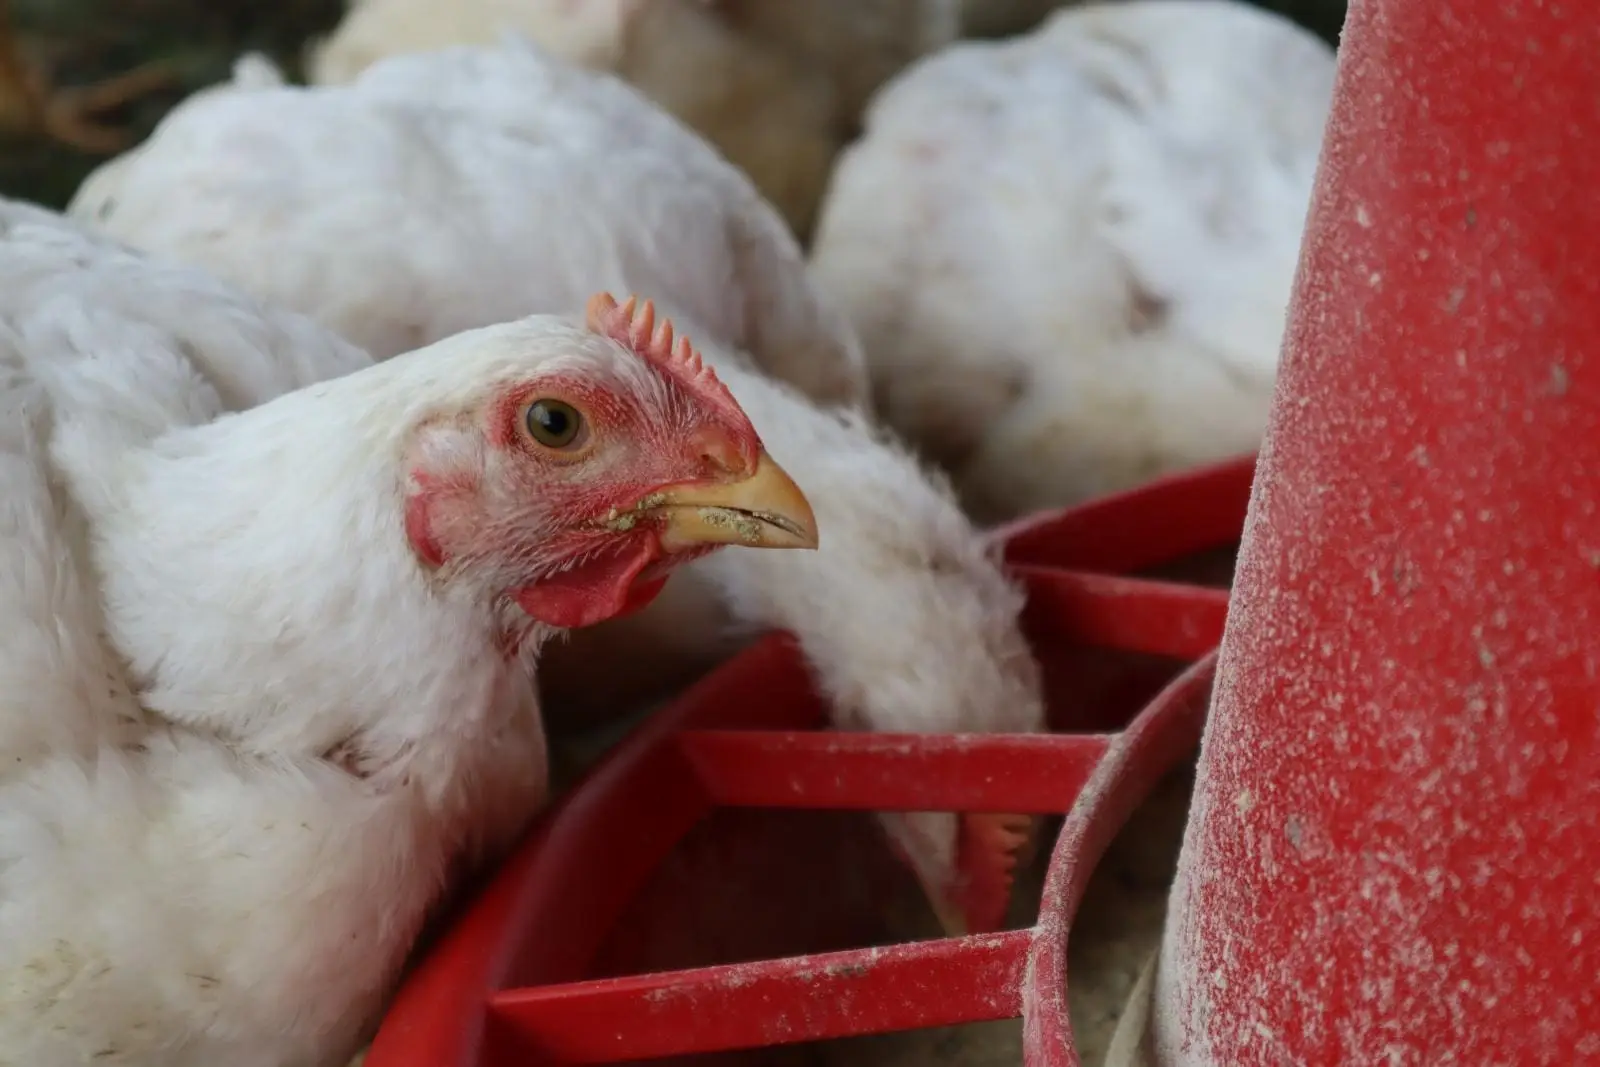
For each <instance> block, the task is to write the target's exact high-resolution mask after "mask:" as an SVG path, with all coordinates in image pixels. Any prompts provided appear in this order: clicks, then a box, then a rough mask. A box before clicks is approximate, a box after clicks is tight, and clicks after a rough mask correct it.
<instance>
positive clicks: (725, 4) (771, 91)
mask: <svg viewBox="0 0 1600 1067" xmlns="http://www.w3.org/2000/svg"><path fill="white" fill-rule="evenodd" d="M959 26H960V15H959V11H958V3H957V0H806V2H804V3H794V2H793V0H459V2H453V3H449V4H440V3H435V2H433V0H356V2H354V3H353V4H352V5H351V9H350V12H349V14H348V15H347V16H346V18H345V20H344V22H343V23H342V24H341V25H340V26H339V28H338V30H336V31H335V32H334V33H333V34H332V35H331V36H330V37H329V38H328V40H326V41H325V42H322V43H320V44H318V45H317V46H315V47H314V48H313V50H312V53H311V56H310V58H309V62H308V64H307V66H308V68H309V72H310V77H311V80H312V81H314V82H319V83H334V82H345V81H349V80H351V79H353V78H355V77H356V76H357V75H358V74H359V73H360V72H361V71H362V70H364V69H365V68H366V67H368V66H369V65H371V64H372V63H374V62H376V61H377V60H379V59H382V58H384V57H386V56H391V55H398V54H401V53H404V52H414V51H425V50H430V49H435V48H441V47H445V46H448V45H452V44H488V43H492V42H493V41H495V40H496V39H497V38H498V36H499V34H500V33H501V32H503V31H506V30H514V31H516V32H518V33H520V34H524V35H526V36H527V37H528V38H529V39H530V40H532V41H534V42H535V43H537V44H539V45H540V46H542V47H544V48H547V49H549V50H550V51H551V52H553V53H554V54H555V55H558V56H560V57H562V58H563V59H565V60H567V61H569V62H573V63H578V64H582V65H584V66H588V67H592V68H595V69H599V70H606V71H610V72H613V73H615V74H618V75H620V76H621V77H623V78H625V79H626V80H627V81H629V82H630V83H632V84H633V85H635V86H636V87H638V88H639V90H640V91H642V92H643V93H644V94H645V95H647V96H649V97H650V98H651V99H653V100H655V101H656V102H657V103H658V104H660V105H661V106H662V107H664V108H665V109H666V110H667V111H669V112H671V113H672V114H674V115H676V116H677V117H678V118H680V119H682V120H683V121H684V122H686V123H687V124H688V125H690V126H692V127H693V128H694V129H696V130H698V131H699V132H700V133H701V134H702V135H703V136H704V137H705V138H706V139H707V140H708V141H710V142H711V144H713V145H715V146H716V147H717V148H718V149H719V150H720V151H721V152H722V153H723V155H725V156H726V157H727V158H728V159H729V160H731V161H732V162H733V163H735V164H736V165H738V166H739V167H740V168H741V169H743V170H744V171H745V173H747V174H748V175H749V176H750V178H751V180H752V181H754V183H755V185H756V187H757V188H759V189H760V190H761V192H762V193H763V194H764V195H765V196H766V197H767V198H768V199H769V200H770V201H771V202H772V203H773V204H774V205H776V207H777V208H778V210H779V211H780V212H781V213H782V215H783V217H784V218H785V219H786V220H787V221H788V223H789V225H790V226H791V228H792V229H793V230H794V232H795V233H796V234H797V235H798V236H800V237H801V238H802V239H805V238H806V237H807V236H808V235H809V234H810V232H811V229H812V225H813V223H814V219H815V214H816V209H817V205H818V203H819V202H820V200H821V198H822V194H823V190H824V188H825V187H826V185H827V181H828V174H829V172H830V170H831V168H832V164H833V159H834V156H835V154H836V153H837V152H838V150H839V148H840V147H841V146H842V145H844V144H845V143H846V142H847V141H848V140H849V139H850V138H851V137H853V136H854V135H855V133H856V131H857V128H858V124H859V121H860V116H861V113H862V109H863V108H864V107H865V105H866V101H867V99H868V97H869V96H870V95H871V94H872V92H873V91H874V90H876V89H877V87H878V86H879V85H881V84H882V83H883V82H884V80H886V79H887V78H888V77H890V76H891V75H893V74H894V73H895V72H896V71H898V70H899V69H900V68H901V67H903V66H905V65H906V64H907V63H909V62H910V61H911V60H913V59H915V58H916V57H918V56H920V55H923V54H925V53H927V52H931V51H933V50H934V49H937V48H940V47H942V46H943V45H945V44H947V43H949V42H950V41H952V40H954V39H955V37H956V34H957V32H958V30H959Z"/></svg>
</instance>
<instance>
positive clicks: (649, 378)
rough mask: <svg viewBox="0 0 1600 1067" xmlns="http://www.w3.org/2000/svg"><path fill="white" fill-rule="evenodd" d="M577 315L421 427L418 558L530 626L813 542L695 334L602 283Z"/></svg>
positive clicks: (807, 511) (410, 472)
mask: <svg viewBox="0 0 1600 1067" xmlns="http://www.w3.org/2000/svg"><path fill="white" fill-rule="evenodd" d="M587 327H588V331H589V334H590V335H591V336H590V337H588V338H586V339H585V340H586V341H587V342H588V343H585V344H583V345H579V346H573V347H572V348H571V350H570V351H565V352H563V354H562V355H561V356H559V357H557V358H555V359H552V360H549V361H546V362H544V363H542V364H541V365H540V366H539V367H538V369H537V370H536V371H535V372H534V373H532V374H531V375H530V374H527V373H526V372H524V373H522V374H520V375H517V376H513V377H511V378H508V379H506V380H500V381H497V382H495V383H494V384H493V385H492V387H491V388H490V390H489V391H488V392H487V393H485V394H482V395H479V396H476V397H474V398H473V399H472V401H471V402H470V403H469V404H468V405H467V410H465V411H461V412H457V411H447V412H442V413H439V414H437V415H434V416H433V417H430V418H428V419H425V420H424V421H423V422H422V423H421V425H420V426H419V428H418V430H417V432H416V433H415V435H414V436H413V438H412V439H411V441H410V446H409V455H408V456H407V463H406V475H407V485H406V507H405V530H406V535H407V538H408V540H409V541H410V544H411V547H412V550H413V551H414V553H415V554H416V556H417V558H418V560H419V561H420V562H421V563H422V564H423V565H424V566H425V567H427V568H429V569H430V570H432V571H434V572H436V573H437V574H438V575H439V576H440V577H441V579H442V580H445V581H449V582H465V583H468V585H469V587H471V588H476V589H478V590H479V591H481V592H484V593H486V594H488V595H490V596H493V597H497V598H504V599H507V600H510V601H511V602H513V603H514V604H515V605H516V606H517V607H519V608H521V611H522V613H525V616H526V619H524V620H522V621H521V623H520V625H521V626H522V627H527V626H529V625H532V624H543V625H545V626H548V627H554V628H560V629H570V628H575V627H580V626H588V625H592V624H594V623H596V622H599V621H601V620H603V619H607V618H613V617H616V616H618V615H623V614H627V613H629V612H632V611H636V610H638V609H639V608H642V607H644V606H645V605H646V604H648V603H649V602H650V601H651V600H653V599H654V598H655V596H656V595H657V594H658V593H659V592H660V591H661V589H662V587H663V585H664V584H665V582H666V579H667V575H668V572H669V571H670V570H671V569H672V568H673V567H674V566H676V565H678V564H680V563H683V562H686V561H688V560H691V559H696V558H699V557H700V556H703V555H705V554H707V553H708V552H711V551H714V550H716V549H717V548H719V547H721V546H723V545H744V546H747V547H754V548H815V547H816V546H817V527H816V519H815V518H814V516H813V515H812V512H811V506H810V504H809V503H808V502H807V500H806V498H805V495H804V494H803V493H802V492H801V491H800V489H799V488H798V487H797V486H796V485H795V484H794V482H793V481H792V480H791V479H790V478H789V476H788V475H787V474H786V473H784V471H783V469H782V468H781V467H780V466H778V464H777V463H776V462H775V461H774V460H773V459H772V457H771V456H769V455H768V454H767V453H766V450H765V449H764V448H763V446H762V443H761V438H760V436H759V435H758V434H757V433H756V430H755V428H754V427H753V426H752V425H751V423H750V420H749V418H748V417H747V416H746V415H745V413H744V411H743V410H742V409H741V408H740V407H739V405H738V403H737V402H735V400H734V399H733V397H732V395H731V394H730V393H729V392H728V391H727V389H726V388H725V387H724V386H723V384H722V383H721V382H720V381H719V380H718V379H717V377H716V374H715V373H714V372H713V371H712V370H711V368H709V367H707V366H706V365H705V364H704V363H703V362H702V361H701V359H700V356H699V354H698V353H697V352H696V351H695V349H694V347H693V346H692V345H691V344H690V343H689V340H688V338H686V337H677V338H674V333H673V328H672V324H671V323H670V322H668V321H666V320H665V319H663V320H661V322H660V324H659V326H658V325H657V322H656V317H655V311H654V307H653V305H652V304H651V303H649V302H648V301H647V302H646V303H645V304H644V305H643V306H642V307H641V306H639V305H638V303H637V301H635V300H633V299H630V300H629V301H628V302H627V303H626V304H625V305H622V306H620V307H619V306H618V305H617V303H616V301H615V300H614V299H612V298H611V296H610V295H608V294H603V293H602V294H599V295H597V296H595V297H594V298H593V299H592V300H591V301H590V302H589V307H588V314H587ZM510 636H511V637H513V639H514V638H515V636H516V635H510Z"/></svg>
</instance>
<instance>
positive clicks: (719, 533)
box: [649, 451, 817, 552]
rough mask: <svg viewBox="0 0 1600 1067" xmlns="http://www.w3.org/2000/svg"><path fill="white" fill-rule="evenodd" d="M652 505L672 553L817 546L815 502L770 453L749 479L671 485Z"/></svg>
mask: <svg viewBox="0 0 1600 1067" xmlns="http://www.w3.org/2000/svg"><path fill="white" fill-rule="evenodd" d="M650 504H651V506H650V508H649V510H651V511H653V512H655V513H656V514H658V515H660V516H662V517H663V518H664V519H665V520H666V523H665V525H664V526H663V527H662V529H661V544H662V547H663V548H665V549H666V550H667V551H669V552H679V551H682V550H684V549H687V548H691V547H694V546H696V545H744V546H745V547H746V548H816V547H817V518H816V516H815V515H813V514H812V513H811V502H810V501H808V500H807V499H806V497H805V494H804V493H802V492H801V491H800V487H799V486H797V485H795V484H794V480H793V479H792V478H790V477H789V475H788V474H787V473H785V472H784V469H783V468H782V467H780V466H778V465H777V463H775V462H773V459H772V457H771V456H769V455H767V453H766V452H765V451H763V452H762V453H761V456H760V458H759V460H757V462H756V469H755V473H754V474H752V475H750V476H749V477H748V478H744V479H742V480H740V481H737V482H722V483H705V482H691V483H688V484H685V485H676V486H671V487H669V488H666V489H663V490H661V491H660V493H658V494H652V500H651V501H650Z"/></svg>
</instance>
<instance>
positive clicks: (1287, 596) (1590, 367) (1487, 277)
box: [1153, 0, 1600, 1067]
mask: <svg viewBox="0 0 1600 1067" xmlns="http://www.w3.org/2000/svg"><path fill="white" fill-rule="evenodd" d="M1597 56H1600V12H1597V11H1596V9H1595V8H1594V6H1593V5H1592V4H1581V3H1561V2H1555V0H1549V2H1535V0H1450V2H1443V0H1358V2H1356V3H1353V4H1352V5H1351V8H1350V17H1349V22H1348V24H1347V25H1346V27H1345V32H1344V37H1343V43H1342V54H1341V57H1340V63H1339V74H1338V82H1337V89H1336V94H1335V101H1334V107H1333V115H1332V121H1331V124H1330V126H1329V134H1328V139H1327V142H1326V145H1325V147H1324V150H1323V157H1322V166H1321V172H1320V177H1319V181H1318V187H1317V194H1316V197H1315V201H1314V206H1313V209H1312V211H1311V215H1310V218H1309V232H1308V235H1307V240H1306V247H1305V252H1304V256H1303V260H1302V263H1301V267H1300V277H1299V279H1298V287H1297V293H1296V297H1295V302H1294V305H1293V309H1292V313H1291V324H1290V329H1289V334H1288V342H1287V346H1286V354H1285V362H1284V365H1283V369H1282V373H1281V375H1280V378H1279V384H1278V395H1277V398H1276V404H1275V408H1274V416H1273V419H1272V424H1271V429H1270V432H1269V434H1268V437H1267V441H1266V444H1265V446H1264V449H1263V452H1262V456H1261V473H1260V479H1259V481H1258V482H1257V485H1256V490H1255V499H1254V501H1253V502H1252V507H1251V518H1250V527H1249V533H1248V534H1247V536H1246V539H1245V543H1244V547H1243V548H1242V550H1241V555H1240V562H1239V569H1238V584H1237V585H1236V586H1235V590H1234V605H1233V611H1232V616H1231V618H1230V620H1229V623H1228V633H1227V639H1226V641H1225V643H1224V646H1223V649H1222V653H1221V660H1220V666H1219V670H1218V682H1217V699H1216V704H1215V707H1214V708H1213V709H1212V713H1211V716H1212V717H1211V722H1210V725H1209V726H1208V728H1207V735H1206V740H1205V746H1204V752H1203V755H1202V757H1201V762H1200V778H1199V785H1198V787H1197V790H1196V794H1195V800H1194V808H1193V815H1192V817H1191V823H1190V826H1189V835H1188V839H1187V841H1186V843H1185V849H1184V855H1183V860H1182V863H1181V865H1180V875H1179V880H1178V885H1177V889H1176V890H1175V893H1174V897H1173V909H1174V910H1173V916H1172V921H1171V922H1170V923H1169V926H1168V930H1167V943H1166V945H1165V948H1164V953H1163V956H1162V964H1161V977H1160V979H1159V981H1158V982H1157V986H1156V990H1157V995H1156V997H1155V1001H1154V1008H1155V1010H1154V1012H1153V1018H1154V1020H1155V1022H1154V1025H1153V1030H1154V1036H1155V1039H1156V1041H1155V1044H1156V1047H1157V1049H1158V1051H1159V1062H1161V1063H1162V1064H1164V1065H1169V1067H1176V1065H1190V1064H1192V1065H1197V1067H1198V1065H1208V1067H1209V1065H1213V1064H1227V1065H1229V1067H1253V1065H1256V1064H1274V1065H1276V1064H1283V1063H1301V1064H1335V1063H1338V1064H1376V1063H1386V1064H1424V1063H1426V1064H1461V1065H1473V1067H1477V1065H1488V1064H1501V1065H1506V1067H1526V1065H1533V1064H1559V1065H1561V1067H1567V1065H1572V1064H1592V1063H1600V883H1597V876H1600V513H1597V505H1600V355H1597V353H1596V351H1595V349H1596V345H1597V344H1600V196H1597V194H1596V190H1597V189H1600V153H1596V152H1595V151H1594V145H1595V143H1596V141H1597V139H1600V62H1597Z"/></svg>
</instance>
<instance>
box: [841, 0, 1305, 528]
mask: <svg viewBox="0 0 1600 1067" xmlns="http://www.w3.org/2000/svg"><path fill="white" fill-rule="evenodd" d="M1333 70H1334V60H1333V54H1332V52H1331V51H1330V50H1329V48H1328V46H1327V45H1326V44H1324V43H1323V42H1322V41H1321V40H1320V39H1318V38H1316V37H1313V36H1312V35H1311V34H1310V33H1308V32H1306V31H1304V30H1302V29H1300V28H1299V27H1297V26H1295V25H1294V24H1293V23H1291V22H1289V21H1287V20H1286V19H1283V18H1281V17H1279V16H1277V15H1274V14H1270V13H1267V12H1264V11H1261V10H1258V9H1255V8H1252V7H1248V6H1245V5H1244V4H1240V3H1230V2H1226V0H1136V2H1131V3H1118V4H1102V5H1096V6H1092V7H1082V8H1072V9H1068V10H1065V11H1062V12H1059V13H1057V14H1056V15H1055V16H1053V17H1052V18H1051V20H1050V21H1049V22H1047V23H1046V24H1045V25H1044V26H1043V27H1042V28H1041V29H1040V30H1039V31H1038V32H1036V33H1034V34H1033V35H1031V36H1028V37H1023V38H1016V39H1012V40H1008V41H1003V42H967V43H962V44H959V45H957V46H955V47H952V48H950V49H948V50H947V51H945V52H943V53H941V54H939V55H937V56H934V57H932V58H930V59H927V60H924V61H922V62H921V63H919V64H918V65H916V66H915V67H913V68H911V69H910V70H908V71H906V72H905V73H904V74H902V75H901V76H900V77H898V78H897V79H896V80H895V81H893V82H892V83H890V85H888V86H887V87H886V88H885V89H884V90H883V92H882V93H881V94H880V95H879V97H878V98H877V100H876V101H875V103H874V105H873V107H872V110H871V112H870V114H869V116H868V120H867V132H866V134H865V136H864V137H863V138H862V140H860V141H858V142H857V143H856V144H855V145H853V146H852V147H851V148H850V149H849V150H848V151H847V152H846V153H845V155H844V156H843V157H842V158H841V160H840V164H839V168H838V171H837V173H836V174H835V177H834V182H833V185H832V186H831V189H830V193H829V197H828V200H827V203H826V204H825V206H824V211H823V218H822V220H821V222H820V224H819V227H818V232H817V239H816V242H815V245H814V247H813V253H812V267H813V272H814V277H815V278H816V279H817V281H818V283H819V284H821V285H822V286H824V287H825V288H826V289H827V290H828V291H829V292H831V293H832V294H833V295H834V296H836V297H837V298H838V299H840V300H841V301H843V302H844V303H845V304H846V305H847V306H848V307H849V309H850V314H851V317H852V320H853V321H854V322H855V324H856V327H857V329H858V330H859V332H860V336H861V339H862V342H863V345H864V348H865V350H866V352H867V354H868V358H869V365H870V370H871V373H872V378H873V389H874V402H875V408H876V410H877V412H878V414H879V416H880V417H881V418H883V419H885V420H886V421H887V422H888V423H889V424H890V425H892V426H893V427H895V428H896V429H897V430H899V431H900V432H901V433H903V434H904V435H906V436H907V437H908V438H909V439H910V440H911V441H912V442H913V443H914V444H915V445H916V446H917V447H918V448H919V449H920V450H921V452H922V453H923V454H924V455H925V456H927V457H929V458H930V459H933V460H934V461H936V462H938V463H940V464H941V465H943V466H944V467H946V469H948V470H949V471H950V472H951V473H952V474H953V476H954V478H955V481H956V485H957V489H958V491H959V492H960V494H961V496H962V498H963V501H964V502H965V503H966V504H967V506H968V508H969V510H971V511H972V512H973V513H974V514H977V515H979V516H980V517H982V518H986V519H999V518H1004V517H1009V516H1014V515H1018V514H1021V513H1025V512H1028V511H1031V510H1035V509H1039V508H1045V507H1054V506H1060V505H1064V504H1071V503H1075V502H1077V501H1080V500H1082V499H1084V498H1085V497H1089V496H1092V495H1096V494H1099V493H1103V492H1109V491H1112V490H1116V489H1121V488H1126V487H1129V486H1132V485H1134V484H1136V483H1139V482H1142V481H1145V480H1147V479H1149V478H1151V477H1154V476H1157V475H1160V474H1163V473H1167V472H1170V471H1172V470H1175V469H1178V468H1182V467H1187V466H1191V465H1195V464H1199V463H1202V462H1206V461H1210V460H1214V459H1221V458H1224V457H1226V456H1229V455H1232V454H1235V453H1242V452H1248V451H1251V450H1253V449H1254V448H1256V447H1257V445H1258V443H1259V440H1260V436H1261V434H1262V433H1263V432H1264V430H1265V425H1266V418H1267V412H1268V409H1269V407H1270V402H1271V397H1272V388H1273V381H1274V379H1275V377H1276V372H1277V363H1278V346H1279V341H1280V338H1281V335H1282V333H1283V328H1284V316H1285V313H1286V309H1287V305H1288V300H1289V292H1290V287H1291V285H1292V283H1293V279H1294V271H1295V264H1296V261H1297V259H1298V255H1299V247H1300V235H1301V232H1302V229H1303V226H1304V218H1305V212H1306V209H1307V206H1308V203H1309V199H1310V194H1311V184H1312V180H1313V177H1314V175H1315V171H1316V165H1317V156H1318V152H1319V150H1320V145H1321V140H1322V129H1323V124H1324V122H1325V121H1326V117H1327V113H1328V107H1329V102H1330V94H1331V90H1332V81H1333Z"/></svg>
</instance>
